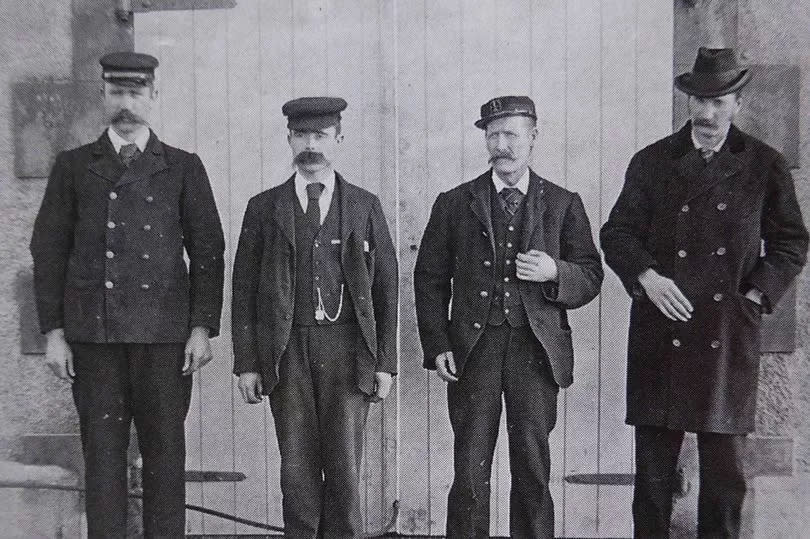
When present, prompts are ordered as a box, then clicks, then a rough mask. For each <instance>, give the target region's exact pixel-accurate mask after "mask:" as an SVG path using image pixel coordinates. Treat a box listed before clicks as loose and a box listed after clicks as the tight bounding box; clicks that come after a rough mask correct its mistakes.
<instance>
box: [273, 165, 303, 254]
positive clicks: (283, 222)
mask: <svg viewBox="0 0 810 539" xmlns="http://www.w3.org/2000/svg"><path fill="white" fill-rule="evenodd" d="M281 191H282V192H281V194H280V196H279V197H278V198H276V202H275V206H274V208H273V212H272V215H273V219H274V220H275V221H276V225H278V228H279V229H280V230H281V232H282V233H283V234H284V236H285V237H286V238H287V241H289V242H290V245H291V246H292V249H293V253H295V204H297V202H298V201H297V200H296V197H297V195H296V194H295V174H293V175H292V176H290V178H289V179H288V180H287V181H286V182H284V184H283V185H282V189H281Z"/></svg>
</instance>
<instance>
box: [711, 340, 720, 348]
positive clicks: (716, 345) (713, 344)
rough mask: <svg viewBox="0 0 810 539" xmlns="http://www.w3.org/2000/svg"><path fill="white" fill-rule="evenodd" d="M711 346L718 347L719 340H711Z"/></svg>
mask: <svg viewBox="0 0 810 539" xmlns="http://www.w3.org/2000/svg"><path fill="white" fill-rule="evenodd" d="M711 347H712V348H720V341H712V344H711Z"/></svg>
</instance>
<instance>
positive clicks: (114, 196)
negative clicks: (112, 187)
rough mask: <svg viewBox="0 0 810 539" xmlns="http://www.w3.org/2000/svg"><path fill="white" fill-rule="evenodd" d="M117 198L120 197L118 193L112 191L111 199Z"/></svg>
mask: <svg viewBox="0 0 810 539" xmlns="http://www.w3.org/2000/svg"><path fill="white" fill-rule="evenodd" d="M116 198H118V193H116V192H115V191H111V192H110V200H115V199H116Z"/></svg>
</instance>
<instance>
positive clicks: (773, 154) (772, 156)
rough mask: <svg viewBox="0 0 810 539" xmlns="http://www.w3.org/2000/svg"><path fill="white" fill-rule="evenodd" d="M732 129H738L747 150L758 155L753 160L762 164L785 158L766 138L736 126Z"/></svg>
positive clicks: (737, 131) (738, 134)
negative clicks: (760, 137) (758, 136)
mask: <svg viewBox="0 0 810 539" xmlns="http://www.w3.org/2000/svg"><path fill="white" fill-rule="evenodd" d="M732 129H733V130H734V131H736V133H737V136H738V137H739V138H740V139H741V140H742V141H743V142H744V147H745V150H746V151H750V152H752V153H753V154H754V155H755V156H756V158H755V159H754V160H753V162H755V163H758V164H760V165H761V164H763V163H772V162H773V161H776V160H783V159H784V156H783V155H782V153H781V152H780V151H779V150H777V149H776V148H774V147H773V146H771V145H770V144H768V143H767V142H765V141H764V140H762V139H759V138H757V137H755V136H754V135H751V134H749V133H746V132H745V131H742V130H741V129H739V128H737V127H736V126H734V127H732Z"/></svg>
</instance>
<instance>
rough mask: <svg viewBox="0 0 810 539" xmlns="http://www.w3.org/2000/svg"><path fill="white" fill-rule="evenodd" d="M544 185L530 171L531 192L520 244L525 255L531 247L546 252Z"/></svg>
mask: <svg viewBox="0 0 810 539" xmlns="http://www.w3.org/2000/svg"><path fill="white" fill-rule="evenodd" d="M543 183H544V182H543V178H541V177H540V176H538V175H537V174H535V173H534V171H533V170H531V169H529V192H528V193H526V213H525V214H524V222H523V232H522V234H523V236H522V238H521V242H520V250H521V252H524V253H525V252H526V251H528V250H529V247H530V246H531V247H532V248H533V249H538V250H540V251H543V250H545V245H546V242H545V237H544V236H543V214H544V213H545V211H546V197H545V188H544V185H543Z"/></svg>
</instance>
